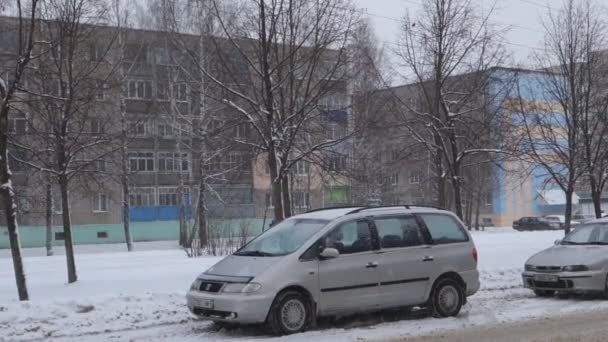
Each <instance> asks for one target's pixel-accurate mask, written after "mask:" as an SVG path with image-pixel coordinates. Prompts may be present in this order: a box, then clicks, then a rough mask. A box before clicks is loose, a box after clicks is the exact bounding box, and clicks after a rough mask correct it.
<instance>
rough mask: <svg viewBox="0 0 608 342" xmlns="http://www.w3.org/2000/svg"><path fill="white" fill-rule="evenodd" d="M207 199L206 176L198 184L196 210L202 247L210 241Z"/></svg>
mask: <svg viewBox="0 0 608 342" xmlns="http://www.w3.org/2000/svg"><path fill="white" fill-rule="evenodd" d="M201 173H202V171H201ZM201 176H203V175H201ZM205 200H206V199H205V180H204V178H201V180H200V181H199V185H198V204H197V210H196V211H197V213H198V214H197V216H198V239H199V240H200V246H201V248H203V247H206V246H207V244H208V242H209V241H208V239H209V231H208V229H209V227H208V225H207V211H206V204H205Z"/></svg>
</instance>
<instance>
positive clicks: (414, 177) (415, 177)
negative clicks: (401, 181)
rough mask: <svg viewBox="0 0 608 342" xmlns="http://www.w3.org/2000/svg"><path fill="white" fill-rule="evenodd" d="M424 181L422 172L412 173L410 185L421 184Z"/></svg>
mask: <svg viewBox="0 0 608 342" xmlns="http://www.w3.org/2000/svg"><path fill="white" fill-rule="evenodd" d="M421 180H422V172H420V171H412V172H411V173H410V179H409V181H410V184H420V181H421Z"/></svg>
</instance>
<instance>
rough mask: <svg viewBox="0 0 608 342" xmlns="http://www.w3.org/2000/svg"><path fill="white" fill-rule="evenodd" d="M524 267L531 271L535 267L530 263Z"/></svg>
mask: <svg viewBox="0 0 608 342" xmlns="http://www.w3.org/2000/svg"><path fill="white" fill-rule="evenodd" d="M525 269H526V271H528V272H533V271H534V270H535V269H536V268H535V267H534V266H532V265H529V264H526V266H525Z"/></svg>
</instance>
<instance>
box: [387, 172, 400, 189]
mask: <svg viewBox="0 0 608 342" xmlns="http://www.w3.org/2000/svg"><path fill="white" fill-rule="evenodd" d="M389 179H390V183H391V185H393V186H395V185H399V173H398V172H395V173H393V174H392V175H390V177H389Z"/></svg>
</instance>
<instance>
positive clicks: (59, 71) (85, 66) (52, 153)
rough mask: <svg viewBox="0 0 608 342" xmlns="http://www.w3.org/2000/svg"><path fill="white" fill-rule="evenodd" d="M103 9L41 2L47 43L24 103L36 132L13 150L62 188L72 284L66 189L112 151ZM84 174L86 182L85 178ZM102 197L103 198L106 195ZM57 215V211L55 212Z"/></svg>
mask: <svg viewBox="0 0 608 342" xmlns="http://www.w3.org/2000/svg"><path fill="white" fill-rule="evenodd" d="M106 10H107V8H106V6H105V3H103V2H99V1H85V0H69V1H59V0H57V1H54V0H51V1H46V2H45V3H44V6H43V7H42V8H41V13H42V16H43V17H44V19H45V20H44V21H42V23H43V27H42V28H41V29H42V30H43V34H44V36H45V39H46V40H47V41H48V42H49V44H48V46H47V48H46V51H47V53H45V54H44V55H43V57H42V58H41V59H40V61H39V63H38V65H37V68H36V70H35V72H34V73H33V74H32V82H33V83H34V84H35V87H36V90H35V91H30V95H32V96H33V97H34V99H33V100H31V101H28V104H27V105H28V111H30V112H31V114H32V119H31V123H30V127H31V129H32V131H33V134H32V135H30V136H29V138H28V141H18V142H16V145H17V146H18V147H20V148H24V149H26V150H27V151H28V152H29V154H30V155H31V156H32V157H31V158H30V160H20V162H22V163H24V164H26V165H28V166H29V167H31V168H33V169H35V170H39V171H42V172H46V173H49V174H50V175H51V177H52V178H53V179H54V180H56V182H57V184H58V185H59V190H60V194H61V201H60V203H56V204H57V206H58V208H60V209H61V210H60V211H61V215H62V221H63V229H64V233H65V247H66V258H67V266H68V282H70V283H73V282H75V281H76V280H77V274H76V264H75V260H74V250H73V241H72V223H71V216H70V188H71V185H73V184H75V182H76V181H78V180H82V182H80V184H81V186H83V187H81V188H80V189H81V190H82V189H86V188H84V186H86V185H88V184H90V183H91V180H95V178H94V177H93V178H91V176H92V175H95V174H97V173H98V172H99V171H100V170H98V169H97V168H98V161H102V160H104V159H105V158H108V157H109V156H110V155H111V154H112V153H113V152H114V151H115V150H116V148H115V147H114V146H113V144H112V142H113V140H114V139H113V137H111V136H110V135H109V134H106V133H107V132H110V131H112V130H113V129H112V125H113V120H112V119H111V118H110V116H109V115H110V114H109V113H107V112H106V111H105V110H104V105H105V103H106V101H107V98H106V96H107V95H109V94H106V92H107V87H106V85H107V84H109V83H111V79H112V77H113V75H114V72H115V69H114V68H112V66H111V65H110V66H108V64H106V63H103V60H104V58H106V56H107V55H108V52H109V51H110V47H111V46H112V45H113V41H114V36H113V31H111V30H104V29H103V27H100V26H95V24H96V23H98V20H103V19H104V18H105V15H106V14H107V12H106ZM83 177H85V178H86V180H85V179H83ZM104 200H107V198H104ZM58 211H59V210H58Z"/></svg>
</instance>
